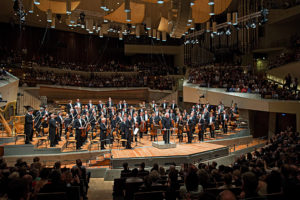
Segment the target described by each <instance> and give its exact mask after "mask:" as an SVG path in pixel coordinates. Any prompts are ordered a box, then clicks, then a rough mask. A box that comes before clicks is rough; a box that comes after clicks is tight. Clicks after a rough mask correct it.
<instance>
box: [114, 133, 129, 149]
mask: <svg viewBox="0 0 300 200" xmlns="http://www.w3.org/2000/svg"><path fill="white" fill-rule="evenodd" d="M116 140H117V143H118V146H117V147H118V149H120V147H121V146H122V142H125V146H127V140H126V139H122V138H121V135H118V136H117V137H116Z"/></svg>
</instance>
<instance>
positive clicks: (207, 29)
mask: <svg viewBox="0 0 300 200" xmlns="http://www.w3.org/2000/svg"><path fill="white" fill-rule="evenodd" d="M206 32H208V33H209V32H210V21H208V22H206Z"/></svg>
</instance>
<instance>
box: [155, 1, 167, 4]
mask: <svg viewBox="0 0 300 200" xmlns="http://www.w3.org/2000/svg"><path fill="white" fill-rule="evenodd" d="M157 3H158V4H164V3H165V2H164V0H158V1H157Z"/></svg>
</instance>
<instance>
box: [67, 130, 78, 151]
mask: <svg viewBox="0 0 300 200" xmlns="http://www.w3.org/2000/svg"><path fill="white" fill-rule="evenodd" d="M68 144H73V148H75V149H76V140H75V137H70V132H69V131H68V132H67V133H66V148H68Z"/></svg>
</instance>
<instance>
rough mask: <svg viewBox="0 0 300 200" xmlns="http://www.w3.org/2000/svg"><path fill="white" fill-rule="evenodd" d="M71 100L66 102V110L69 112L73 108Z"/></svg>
mask: <svg viewBox="0 0 300 200" xmlns="http://www.w3.org/2000/svg"><path fill="white" fill-rule="evenodd" d="M73 107H74V106H73V104H72V100H69V103H68V104H67V112H68V113H70V110H71V109H73Z"/></svg>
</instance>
